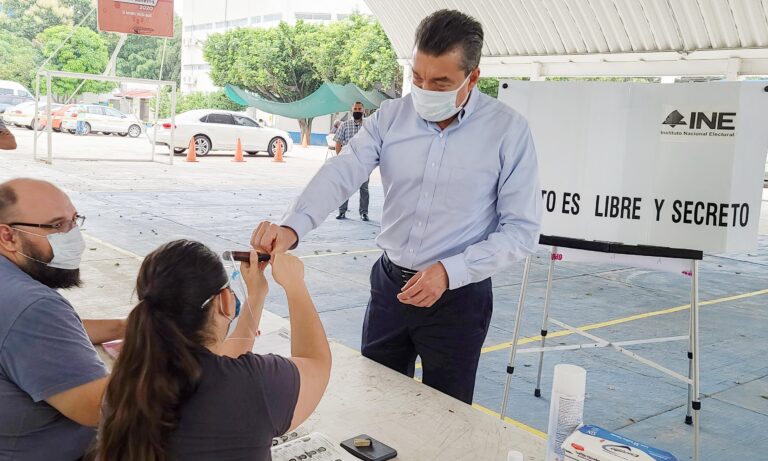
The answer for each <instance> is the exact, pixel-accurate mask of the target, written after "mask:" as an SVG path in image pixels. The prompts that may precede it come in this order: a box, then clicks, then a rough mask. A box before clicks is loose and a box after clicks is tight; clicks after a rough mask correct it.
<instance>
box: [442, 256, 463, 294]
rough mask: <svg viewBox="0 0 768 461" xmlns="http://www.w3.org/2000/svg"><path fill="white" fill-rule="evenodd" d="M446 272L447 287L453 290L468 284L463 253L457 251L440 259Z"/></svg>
mask: <svg viewBox="0 0 768 461" xmlns="http://www.w3.org/2000/svg"><path fill="white" fill-rule="evenodd" d="M440 263H442V265H443V267H444V268H445V272H446V273H447V274H448V289H449V290H455V289H457V288H461V287H463V286H465V285H469V283H470V282H469V268H468V267H467V264H466V263H465V262H464V254H463V253H459V254H457V255H455V256H451V257H450V258H445V259H443V260H441V261H440Z"/></svg>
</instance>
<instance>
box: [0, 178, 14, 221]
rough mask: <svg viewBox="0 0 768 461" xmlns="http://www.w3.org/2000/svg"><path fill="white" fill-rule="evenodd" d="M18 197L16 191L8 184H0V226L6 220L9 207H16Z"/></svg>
mask: <svg viewBox="0 0 768 461" xmlns="http://www.w3.org/2000/svg"><path fill="white" fill-rule="evenodd" d="M18 201H19V197H18V196H17V195H16V191H14V190H13V187H11V186H10V185H8V184H0V224H4V223H5V222H6V221H7V220H8V219H9V217H10V216H9V215H10V211H11V207H12V206H14V205H16V202H18Z"/></svg>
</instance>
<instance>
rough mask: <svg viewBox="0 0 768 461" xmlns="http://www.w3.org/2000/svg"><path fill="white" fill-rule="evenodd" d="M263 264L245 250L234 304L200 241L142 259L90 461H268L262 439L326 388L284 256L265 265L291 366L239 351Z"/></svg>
mask: <svg viewBox="0 0 768 461" xmlns="http://www.w3.org/2000/svg"><path fill="white" fill-rule="evenodd" d="M266 264H267V263H259V262H258V256H257V254H256V252H252V253H251V264H246V263H243V264H242V265H241V270H242V274H243V278H244V280H245V282H246V285H247V288H248V299H247V300H240V299H237V298H236V296H235V294H234V292H233V290H232V288H233V287H230V280H229V277H228V276H227V272H226V270H225V268H224V266H223V264H222V262H221V260H220V259H219V257H218V256H217V255H216V254H215V253H213V252H212V251H211V250H210V249H208V248H207V247H206V246H205V245H203V244H201V243H197V242H192V241H187V240H179V241H175V242H171V243H168V244H166V245H163V246H162V247H160V248H158V249H157V250H155V251H154V252H152V253H151V254H150V255H149V256H147V257H146V259H145V260H144V262H143V264H142V265H141V269H140V271H139V277H138V280H137V283H136V292H137V294H138V298H139V304H138V305H137V306H136V308H135V309H134V310H133V311H132V312H131V314H130V315H129V316H128V325H127V328H126V333H125V343H124V345H123V349H122V352H121V353H120V356H119V357H118V359H117V361H116V362H115V365H114V368H113V370H112V376H111V378H110V381H109V385H108V386H107V390H106V393H105V398H104V408H103V410H102V412H103V414H102V420H101V425H100V428H99V434H98V436H97V440H96V444H95V448H94V454H95V458H96V459H98V460H104V461H162V460H185V461H186V460H246V459H247V460H270V459H271V455H270V447H271V442H272V438H273V437H276V436H279V435H282V434H283V433H285V432H287V431H288V430H289V429H292V428H295V427H296V426H298V425H299V424H300V423H301V422H303V421H304V420H305V419H306V418H307V417H309V415H310V414H311V413H312V412H313V411H314V409H315V407H316V406H317V404H318V403H319V402H320V398H321V397H322V395H323V392H325V388H326V386H327V384H328V379H329V375H330V368H331V352H330V349H329V347H328V340H327V339H326V337H325V332H324V331H323V326H322V324H321V323H320V319H319V317H318V315H317V312H316V311H315V307H314V305H313V304H312V300H311V298H310V296H309V292H308V291H307V288H306V286H305V284H304V266H303V264H302V263H301V261H300V260H299V259H298V258H296V257H295V256H292V255H289V254H279V255H274V256H273V259H272V261H271V264H272V276H273V277H274V279H275V281H276V282H277V283H278V284H280V285H281V286H282V287H283V289H284V290H285V292H286V294H287V296H288V307H289V311H290V317H291V331H292V334H291V358H290V359H287V358H283V357H280V356H276V355H271V354H270V355H264V356H261V355H255V354H253V353H251V352H250V351H251V349H252V348H253V343H254V339H255V332H256V331H258V325H259V320H260V318H261V313H262V309H263V306H264V299H265V297H266V295H267V291H268V286H267V281H266V279H265V277H264V269H265V266H266ZM246 301H247V304H246ZM241 303H242V313H241V314H240V317H239V319H238V322H237V323H236V326H233V325H234V324H233V320H234V319H235V318H236V317H237V316H238V313H239V311H240V305H241ZM248 305H249V306H250V307H247V306H248ZM227 337H229V338H230V339H229V340H227Z"/></svg>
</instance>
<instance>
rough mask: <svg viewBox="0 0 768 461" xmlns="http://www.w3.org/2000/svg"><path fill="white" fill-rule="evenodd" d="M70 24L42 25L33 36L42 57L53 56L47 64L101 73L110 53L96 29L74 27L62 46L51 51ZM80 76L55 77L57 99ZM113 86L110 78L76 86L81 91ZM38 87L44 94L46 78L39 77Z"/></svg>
mask: <svg viewBox="0 0 768 461" xmlns="http://www.w3.org/2000/svg"><path fill="white" fill-rule="evenodd" d="M72 29H73V28H72V26H54V27H49V28H48V29H45V31H43V32H41V33H40V34H39V35H38V36H37V38H36V39H35V40H36V41H37V42H38V43H39V46H40V49H41V52H42V55H43V58H46V59H47V58H48V57H50V56H53V57H52V58H51V60H50V61H49V63H48V65H47V68H48V69H54V70H63V71H66V72H79V73H85V74H101V73H102V72H104V69H105V68H106V67H107V62H108V61H109V55H108V54H107V45H106V43H105V41H104V39H103V38H101V37H100V36H99V34H97V33H96V32H94V31H92V30H91V29H88V28H86V27H75V28H74V33H73V34H72V36H71V37H70V39H69V40H68V41H67V42H66V43H65V44H64V46H63V47H62V48H61V49H60V50H59V51H58V53H56V54H55V55H53V52H54V51H55V50H56V49H57V48H58V47H59V45H60V44H61V43H62V42H63V41H64V38H65V37H66V36H67V35H69V33H70V32H72ZM80 82H81V81H80V80H78V79H72V78H55V79H54V80H53V88H52V91H51V94H52V95H53V96H54V97H55V99H56V100H57V101H61V100H64V99H66V98H68V97H69V96H71V95H72V94H73V93H74V92H75V90H76V89H77V88H78V86H79V85H80ZM113 87H114V85H113V84H112V83H109V82H98V81H93V80H87V81H86V82H85V84H84V85H83V86H82V87H81V88H80V89H79V90H78V94H80V93H103V92H107V91H109V90H111V89H112V88H113ZM40 91H41V93H43V94H47V89H46V87H45V81H41V84H40Z"/></svg>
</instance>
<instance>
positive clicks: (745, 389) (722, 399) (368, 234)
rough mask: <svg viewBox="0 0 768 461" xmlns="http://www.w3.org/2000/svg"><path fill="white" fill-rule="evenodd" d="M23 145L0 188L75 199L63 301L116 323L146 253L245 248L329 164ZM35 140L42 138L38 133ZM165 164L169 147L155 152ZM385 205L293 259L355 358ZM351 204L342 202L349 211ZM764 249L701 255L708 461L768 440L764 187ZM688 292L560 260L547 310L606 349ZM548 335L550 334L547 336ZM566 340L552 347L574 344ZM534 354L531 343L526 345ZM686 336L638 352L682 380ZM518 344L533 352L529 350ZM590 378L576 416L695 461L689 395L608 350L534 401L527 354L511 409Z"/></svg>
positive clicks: (1, 159)
mask: <svg viewBox="0 0 768 461" xmlns="http://www.w3.org/2000/svg"><path fill="white" fill-rule="evenodd" d="M13 131H14V133H15V134H16V135H17V138H18V142H19V149H18V150H16V151H13V152H2V153H0V180H5V179H8V178H11V177H17V176H31V177H38V178H43V179H47V180H50V181H52V182H54V183H56V184H58V185H60V186H61V187H63V188H64V189H65V190H67V192H68V193H70V195H71V197H72V199H73V201H74V203H75V205H76V206H77V207H78V209H79V211H80V212H81V213H82V214H85V215H86V216H87V217H88V221H87V224H86V233H87V235H88V242H89V254H88V257H87V258H86V263H85V266H84V273H85V276H86V279H85V281H86V287H84V288H83V289H80V290H74V291H71V292H69V293H68V294H67V296H69V297H70V298H71V299H73V301H74V303H75V306H76V307H77V308H78V310H79V311H80V312H81V314H82V315H83V316H96V317H98V316H113V315H125V314H126V313H127V312H128V311H129V310H130V308H131V306H132V303H133V300H132V299H131V296H132V293H131V288H132V284H133V282H134V278H135V275H136V272H135V268H136V267H137V264H138V263H139V260H140V258H141V257H142V256H143V255H146V254H147V253H148V252H150V251H152V250H153V249H154V248H156V247H157V246H158V245H160V244H161V243H164V242H166V241H168V240H171V239H176V238H193V239H196V240H200V241H203V242H205V243H206V244H208V245H210V246H211V247H212V248H214V249H215V250H217V251H223V250H226V249H238V248H244V247H246V246H247V244H248V241H249V236H250V233H251V231H252V229H253V228H254V227H255V225H256V224H257V223H258V222H259V221H261V220H263V219H272V220H278V219H279V218H280V216H281V215H282V213H283V212H284V210H285V209H286V207H287V206H288V204H289V203H290V201H291V200H292V199H293V197H295V196H296V194H298V193H299V192H300V190H301V188H302V187H303V185H304V184H306V182H307V181H308V180H309V178H310V177H311V176H312V174H313V173H314V172H315V171H316V170H317V169H318V168H319V167H320V165H322V163H323V161H324V158H325V150H324V149H323V148H317V147H313V148H309V149H302V148H300V147H297V148H295V149H294V151H293V152H289V153H288V155H287V157H286V160H287V161H286V163H283V164H280V163H274V162H272V161H271V159H269V158H267V157H258V158H246V160H247V162H246V163H233V162H232V161H231V158H230V157H231V154H230V153H222V154H218V155H215V156H214V155H211V156H208V157H206V158H203V159H201V161H200V162H199V163H195V164H190V163H185V162H182V161H181V160H183V157H177V158H176V160H178V162H177V164H176V165H174V166H169V165H166V164H162V163H124V162H112V161H102V162H81V161H67V160H58V159H55V161H54V163H53V165H45V164H42V163H39V162H34V161H32V160H31V158H32V132H31V131H27V130H24V129H14V130H13ZM40 139H41V140H44V139H45V137H44V136H43V137H42V138H40ZM150 147H151V146H150V145H149V143H148V142H147V140H146V139H141V138H139V139H127V138H118V137H115V136H101V135H91V136H88V137H76V136H71V135H66V134H55V135H54V148H55V153H56V157H57V158H58V157H59V156H61V157H66V156H68V155H69V156H78V157H83V156H85V157H92V158H102V159H112V157H110V156H115V157H114V158H131V156H136V158H142V159H143V158H148V157H149V152H150ZM158 152H160V153H162V154H161V155H159V156H158V160H159V161H161V162H167V160H168V157H167V149H165V148H162V147H161V148H158ZM382 201H383V196H382V190H381V182H380V179H379V177H378V173H374V176H373V177H372V181H371V213H370V215H371V218H372V221H371V222H370V223H365V222H362V221H360V220H359V219H357V216H355V214H354V213H352V214H351V218H352V219H349V220H347V221H342V222H340V221H336V220H335V219H333V218H332V217H331V219H329V220H327V221H326V222H325V223H324V224H323V225H322V226H321V227H320V228H319V229H318V230H317V231H315V232H313V233H311V234H310V235H309V236H308V237H307V238H306V240H305V241H304V242H302V244H301V245H300V246H299V248H298V249H297V250H296V253H297V254H299V255H300V256H302V257H303V258H304V262H305V264H306V266H307V280H308V284H309V287H310V290H311V292H312V294H313V296H314V299H315V301H316V304H317V307H318V309H319V310H320V311H321V318H322V320H323V322H324V324H325V326H326V329H327V331H328V334H329V336H331V337H333V338H336V339H339V340H340V341H343V342H345V343H346V344H348V345H350V346H352V347H354V348H358V349H359V346H360V329H361V324H362V317H363V314H364V311H365V305H366V302H367V298H368V289H369V282H368V271H369V269H370V266H371V265H372V263H373V261H375V259H376V258H378V257H379V255H380V252H379V251H378V250H377V249H376V246H375V243H374V238H375V237H376V235H377V234H378V231H379V228H378V224H377V223H378V222H379V219H380V216H381V205H382ZM356 203H357V197H353V198H352V199H351V204H350V209H352V210H354V209H355V206H356ZM762 208H763V214H762V219H761V234H762V235H761V237H760V245H759V248H758V249H757V250H756V251H754V252H752V253H749V254H741V255H727V256H722V255H721V256H714V255H707V257H706V258H705V260H704V262H703V263H702V266H701V267H702V274H701V295H700V296H701V300H702V301H705V304H706V305H705V306H703V307H702V314H701V316H702V317H701V328H702V338H701V344H702V354H701V373H702V390H703V393H704V395H705V398H704V401H703V405H702V431H703V439H702V440H703V453H704V455H705V456H704V457H703V459H706V460H708V461H721V460H724V459H760V457H761V456H762V455H763V453H764V452H765V450H768V444H767V443H766V442H765V440H764V434H765V430H764V428H765V427H766V425H768V362H766V360H765V356H766V355H767V354H768V343H766V341H765V338H764V330H765V328H766V326H768V310H766V308H765V307H766V304H767V303H768V193H765V192H764V194H763V207H762ZM546 262H547V254H546V249H545V248H541V249H540V251H539V253H538V254H537V257H536V258H535V260H534V264H533V267H532V279H531V284H530V288H529V292H528V303H527V308H526V311H525V313H524V318H523V319H522V335H523V336H524V337H527V338H529V339H524V342H527V343H531V342H534V340H535V336H536V335H537V334H538V332H539V329H540V322H541V309H542V305H543V293H544V280H545V278H546V268H547V264H546ZM521 268H522V265H521V264H518V265H516V266H515V267H513V268H511V269H510V270H508V271H506V272H505V273H503V274H500V275H498V276H497V277H495V278H494V287H495V289H494V303H495V304H494V315H493V320H492V324H491V329H490V332H489V334H488V338H487V340H486V344H485V346H486V347H485V349H484V350H483V352H484V353H483V354H482V358H481V363H480V370H479V372H478V378H477V390H476V393H475V402H476V405H477V407H478V409H479V410H482V411H486V412H491V413H493V412H498V410H499V406H500V401H501V397H502V387H503V382H504V379H505V377H506V374H505V368H506V360H507V355H508V347H509V344H508V341H509V340H510V338H511V335H512V333H511V331H512V328H513V327H514V324H515V321H516V320H517V319H515V307H516V302H517V296H518V293H519V288H520V278H521V272H522V271H521ZM689 287H690V285H689V282H688V280H687V279H685V278H682V277H679V276H675V275H672V274H660V273H655V272H650V271H645V270H638V269H633V268H627V267H617V266H606V265H583V264H580V265H575V264H566V263H563V264H562V265H561V266H559V268H558V269H557V272H556V280H555V283H554V296H553V300H552V311H553V315H554V316H555V317H558V318H559V319H560V320H562V321H563V322H565V323H568V324H571V325H576V326H589V328H590V329H591V331H592V332H593V333H595V334H598V335H600V336H604V337H606V338H608V339H612V340H626V339H637V338H645V337H655V336H675V335H682V334H685V332H686V331H687V318H688V310H687V308H686V304H687V303H688V293H689ZM267 309H268V310H271V311H272V312H275V313H277V314H279V315H282V316H285V315H287V307H286V302H285V298H284V296H283V295H282V293H281V292H280V289H279V288H278V287H273V288H272V290H271V292H270V294H269V297H268V300H267ZM556 330H557V329H556V328H555V329H552V330H551V331H556ZM578 342H580V341H579V340H578V338H576V337H575V335H568V334H563V335H562V336H560V337H556V338H553V339H552V340H551V344H566V345H567V344H576V343H578ZM531 345H534V344H531ZM685 346H686V345H685V344H684V342H674V343H665V344H647V345H642V346H636V347H633V348H632V350H634V351H636V352H638V353H640V354H642V355H644V356H647V357H649V358H651V359H653V360H657V361H659V362H661V363H662V364H664V365H666V366H669V367H671V368H673V369H675V370H678V371H679V372H680V373H686V371H687V360H686V357H685V350H686V347H685ZM521 347H529V346H526V345H523V346H521ZM562 362H568V363H574V364H577V365H581V366H584V367H585V368H586V369H587V370H588V378H587V381H588V384H587V389H588V397H587V402H586V410H585V419H586V421H587V422H589V423H592V424H597V425H600V426H603V427H606V428H608V429H615V430H620V431H621V433H623V434H626V435H628V436H630V437H635V438H638V439H640V440H643V441H646V442H649V443H651V444H656V445H658V446H660V447H661V448H665V449H668V450H670V451H671V452H673V453H675V454H676V455H677V456H678V457H679V458H680V459H688V458H689V454H690V446H691V429H690V427H688V426H685V425H684V424H683V416H684V414H685V406H684V405H685V400H686V389H685V387H684V385H682V384H681V383H679V382H676V381H673V380H671V379H669V378H667V377H666V376H665V375H662V374H660V373H658V372H656V371H654V370H652V369H650V368H647V367H642V366H639V365H638V364H636V363H632V362H628V361H627V360H625V358H624V357H623V356H621V355H619V354H616V353H615V352H611V351H609V350H607V349H599V350H595V349H592V350H589V351H578V352H559V353H558V352H553V353H551V354H548V355H547V357H546V359H545V368H544V386H543V391H542V392H543V397H542V398H535V397H534V396H533V387H534V385H533V383H534V381H535V378H536V376H535V369H536V363H537V362H536V356H535V355H534V354H525V355H521V356H520V359H519V361H518V364H517V368H516V372H515V375H514V379H513V390H512V395H511V399H510V407H509V413H508V414H509V415H510V416H511V417H512V418H514V419H515V420H517V421H519V422H520V423H521V424H523V425H525V427H527V428H528V430H530V431H532V432H534V433H537V434H540V433H541V431H545V430H546V425H547V424H546V423H547V421H546V418H547V414H548V407H549V402H548V397H549V389H550V388H549V384H550V383H551V374H552V369H553V366H554V365H555V364H556V363H562Z"/></svg>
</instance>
